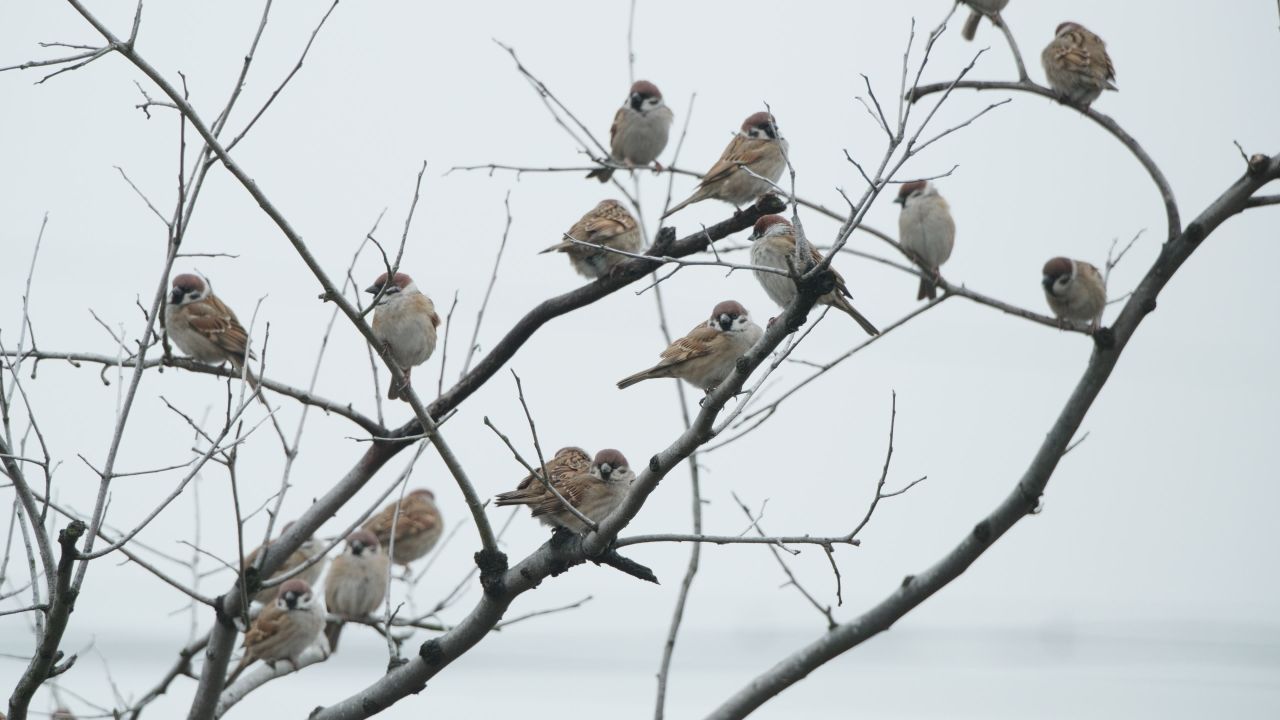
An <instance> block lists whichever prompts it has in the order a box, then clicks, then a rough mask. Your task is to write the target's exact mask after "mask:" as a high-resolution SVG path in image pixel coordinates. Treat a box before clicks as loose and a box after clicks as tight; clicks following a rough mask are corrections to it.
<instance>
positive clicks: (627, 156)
mask: <svg viewBox="0 0 1280 720" xmlns="http://www.w3.org/2000/svg"><path fill="white" fill-rule="evenodd" d="M671 119H672V117H671V108H669V107H667V106H666V105H664V104H663V103H662V93H661V92H660V91H659V90H658V86H657V85H654V84H653V83H651V82H649V81H648V80H637V81H636V82H635V83H634V84H632V86H631V96H630V97H628V98H627V102H626V103H625V104H624V105H623V106H622V107H620V108H618V112H617V114H615V115H614V116H613V126H612V127H610V128H609V150H610V153H609V154H610V156H611V157H612V158H613V161H614V162H616V163H619V164H621V165H632V166H637V167H644V166H645V165H648V164H649V163H651V162H653V161H655V160H657V159H658V156H659V155H661V154H662V151H663V150H664V149H666V147H667V136H668V134H670V132H671ZM654 164H655V166H656V167H655V168H654V169H655V170H661V169H662V166H661V165H657V163H654ZM587 177H589V178H592V177H593V178H599V179H600V182H609V178H611V177H613V168H599V169H596V170H592V171H591V172H590V173H588V174H587Z"/></svg>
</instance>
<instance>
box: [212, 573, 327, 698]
mask: <svg viewBox="0 0 1280 720" xmlns="http://www.w3.org/2000/svg"><path fill="white" fill-rule="evenodd" d="M323 627H324V608H323V607H321V606H320V603H318V602H315V599H314V598H313V597H312V594H311V586H310V585H309V584H307V581H306V580H300V579H298V578H293V579H291V580H286V581H285V582H284V583H283V584H281V585H280V591H279V592H278V593H277V594H276V600H275V602H273V603H271V604H270V605H268V606H266V607H265V608H263V610H262V612H261V613H259V614H258V617H257V619H256V620H254V621H253V625H251V626H250V627H249V630H248V631H247V632H246V633H245V634H244V655H243V656H242V657H241V658H240V664H239V665H237V666H236V669H235V670H234V671H233V672H232V673H231V675H230V676H228V677H227V682H226V684H227V685H230V684H231V683H233V682H235V680H236V678H237V677H240V673H242V672H244V669H245V668H246V667H248V666H249V664H250V663H252V662H253V661H254V660H261V661H263V662H264V663H267V664H268V665H270V666H271V667H272V668H274V667H275V664H276V663H277V662H279V661H281V660H288V661H289V662H290V663H291V664H292V665H293V666H294V667H295V668H297V666H298V656H299V655H301V654H302V651H303V650H306V649H307V648H308V647H310V646H311V644H312V643H313V642H315V641H316V637H317V636H319V635H320V630H321V629H322V628H323Z"/></svg>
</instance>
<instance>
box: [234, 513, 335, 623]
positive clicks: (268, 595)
mask: <svg viewBox="0 0 1280 720" xmlns="http://www.w3.org/2000/svg"><path fill="white" fill-rule="evenodd" d="M292 526H293V523H292V522H287V523H285V525H284V527H283V528H282V529H281V530H280V534H281V535H283V534H284V533H286V532H287V531H288V530H289V528H290V527H292ZM270 544H271V543H270V542H268V543H266V544H264V545H259V546H258V547H256V548H254V549H253V550H252V551H250V552H249V554H248V555H245V556H244V567H245V569H248V568H251V567H253V566H254V563H255V562H257V560H258V555H260V554H262V551H263V549H264V548H265V547H267V546H269V545H270ZM323 549H324V543H322V542H320V541H319V540H316V539H315V538H307V540H306V541H305V542H303V543H302V544H301V545H299V546H298V549H297V550H294V551H293V553H292V554H290V555H289V557H287V558H285V561H284V564H283V565H281V566H280V568H279V569H278V570H276V571H275V574H273V575H272V576H271V577H269V578H265V579H264V580H263V582H266V581H267V580H271V579H272V578H275V577H278V576H280V575H285V574H287V573H288V572H289V571H290V570H293V569H294V568H296V567H298V566H299V565H301V564H303V563H305V562H307V561H308V560H310V559H311V558H314V557H316V556H317V555H319V554H320V551H321V550H323ZM324 563H325V561H324V558H320V559H319V560H316V561H315V562H313V563H311V564H310V565H308V566H307V567H306V569H305V570H303V571H302V572H300V573H298V574H297V575H295V576H294V577H297V578H299V579H302V580H306V581H307V584H308V585H315V584H316V581H317V580H319V579H320V573H321V572H323V571H324ZM278 591H279V588H278V587H269V588H265V589H263V590H259V591H258V594H256V595H254V596H253V598H252V600H253V601H254V602H257V603H262V604H264V605H265V604H267V603H269V602H271V601H272V600H275V599H276V593H277V592H278Z"/></svg>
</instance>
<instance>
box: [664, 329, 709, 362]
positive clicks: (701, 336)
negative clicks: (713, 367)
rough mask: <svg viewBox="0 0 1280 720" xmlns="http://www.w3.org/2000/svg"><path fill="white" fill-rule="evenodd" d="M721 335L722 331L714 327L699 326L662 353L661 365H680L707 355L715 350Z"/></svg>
mask: <svg viewBox="0 0 1280 720" xmlns="http://www.w3.org/2000/svg"><path fill="white" fill-rule="evenodd" d="M720 335H721V333H720V331H719V330H717V329H715V328H713V327H708V326H706V325H699V326H698V327H696V328H694V329H692V330H690V331H689V334H688V335H685V336H684V337H682V338H680V339H678V340H676V341H675V342H673V343H671V345H670V346H668V347H667V349H666V350H663V351H662V356H661V357H662V363H661V364H662V365H679V364H681V363H686V362H689V361H690V360H693V359H695V358H700V357H702V356H704V355H707V354H709V353H711V352H712V351H714V350H715V347H716V345H717V344H718V342H719V340H720Z"/></svg>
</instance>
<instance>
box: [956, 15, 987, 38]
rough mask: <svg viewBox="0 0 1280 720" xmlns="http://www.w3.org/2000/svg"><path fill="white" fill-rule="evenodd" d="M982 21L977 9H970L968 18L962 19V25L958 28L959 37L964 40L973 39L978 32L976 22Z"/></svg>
mask: <svg viewBox="0 0 1280 720" xmlns="http://www.w3.org/2000/svg"><path fill="white" fill-rule="evenodd" d="M980 22H982V13H980V12H978V11H977V10H973V11H970V13H969V19H968V20H965V21H964V27H963V28H962V29H961V30H960V37H962V38H964V39H965V40H973V36H974V35H976V34H977V32H978V23H980Z"/></svg>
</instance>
